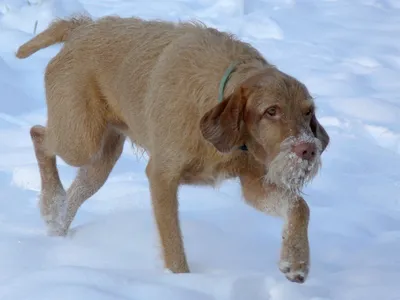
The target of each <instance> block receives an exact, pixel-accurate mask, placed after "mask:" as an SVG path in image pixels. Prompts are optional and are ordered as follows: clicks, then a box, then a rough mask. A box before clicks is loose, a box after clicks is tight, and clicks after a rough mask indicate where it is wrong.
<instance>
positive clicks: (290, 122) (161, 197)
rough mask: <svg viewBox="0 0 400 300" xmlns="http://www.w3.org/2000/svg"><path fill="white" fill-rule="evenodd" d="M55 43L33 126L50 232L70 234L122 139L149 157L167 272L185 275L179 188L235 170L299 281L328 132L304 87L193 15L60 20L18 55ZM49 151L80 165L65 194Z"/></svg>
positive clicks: (284, 265) (283, 265)
mask: <svg viewBox="0 0 400 300" xmlns="http://www.w3.org/2000/svg"><path fill="white" fill-rule="evenodd" d="M56 43H63V47H62V49H61V51H60V52H59V53H58V54H57V55H56V56H55V57H54V58H53V59H51V61H50V62H49V64H48V66H47V68H46V73H45V90H46V101H47V124H46V126H45V127H43V126H40V125H36V126H33V127H32V129H31V136H32V140H33V144H34V149H35V154H36V157H37V161H38V165H39V169H40V175H41V185H42V186H41V197H40V211H41V215H42V217H43V218H44V220H45V221H46V223H47V226H48V229H49V234H55V235H65V234H66V233H67V231H68V229H69V227H70V225H71V222H72V220H73V219H74V217H75V215H76V213H77V211H78V209H79V207H80V205H81V204H82V203H83V202H84V201H85V200H87V199H88V198H89V197H91V196H92V195H93V194H94V193H96V192H97V191H98V190H99V189H100V187H101V186H102V185H103V184H104V183H105V181H106V180H107V177H108V176H109V174H110V172H111V170H112V168H113V166H114V165H115V163H116V161H117V160H118V159H119V157H120V155H121V152H122V148H123V144H124V141H125V139H126V138H128V139H130V140H131V141H132V142H133V143H134V144H136V145H137V146H138V147H140V148H142V149H144V150H145V151H146V152H147V153H148V154H149V161H148V165H147V168H146V174H147V177H148V179H149V183H150V193H151V198H152V205H153V210H154V215H155V219H156V223H157V228H158V232H159V236H160V241H161V244H162V253H163V258H164V262H165V267H166V268H168V269H169V270H171V271H172V272H174V273H181V272H189V267H188V263H187V259H186V255H185V251H184V244H183V241H182V237H181V229H180V224H179V217H178V199H177V191H178V187H179V185H181V184H210V185H213V184H214V183H215V182H216V181H217V180H218V179H223V178H239V180H240V184H241V187H242V191H243V196H244V199H245V201H246V202H247V203H248V204H250V205H251V206H253V207H254V208H256V209H258V210H260V211H262V212H264V213H266V214H270V215H276V216H280V217H282V218H283V219H284V221H285V223H284V224H285V225H284V227H283V232H282V237H283V241H282V246H281V258H280V269H281V271H282V272H283V273H284V274H285V275H286V277H287V278H288V279H289V280H290V281H293V282H298V283H302V282H304V281H305V280H306V278H307V275H308V271H309V243H308V221H309V208H308V206H307V204H306V202H305V201H304V199H303V198H302V197H301V196H300V191H301V189H302V188H303V186H304V185H305V184H306V183H308V182H309V181H310V180H311V179H312V178H314V177H315V175H316V174H317V172H318V170H319V168H320V165H321V153H322V152H323V151H324V150H325V148H326V147H327V145H328V143H329V136H328V134H327V133H326V131H325V130H324V128H323V127H322V126H321V124H320V123H319V122H318V120H317V117H316V114H315V104H314V101H313V98H312V97H311V96H310V94H309V91H308V90H307V88H306V86H305V85H304V84H303V83H301V82H299V81H298V80H296V79H295V78H293V77H292V76H290V75H288V74H285V73H283V72H282V71H280V70H279V69H278V68H277V67H276V66H273V65H271V64H270V63H269V62H267V61H266V59H264V57H263V56H262V55H261V54H260V53H259V52H258V51H257V50H256V49H254V48H253V47H252V46H251V45H249V44H247V43H243V42H241V41H240V40H238V39H237V38H236V37H234V36H232V35H230V34H228V33H224V32H220V31H218V30H216V29H213V28H209V27H207V26H205V25H203V24H201V23H198V22H181V23H172V22H162V21H146V20H142V19H139V18H119V17H111V16H108V17H104V18H101V19H99V20H92V19H91V18H89V17H85V16H77V17H71V18H68V19H59V20H55V21H54V22H53V23H52V24H51V25H50V26H49V27H48V28H47V29H46V30H45V31H43V32H42V33H40V34H38V35H37V36H35V37H34V38H32V39H31V40H30V41H28V42H27V43H25V44H24V45H22V46H21V47H20V48H19V49H18V52H17V54H16V55H17V57H19V58H25V57H28V56H30V55H31V54H33V53H35V52H36V51H38V50H40V49H42V48H45V47H48V46H50V45H53V44H56ZM56 156H59V157H61V158H62V159H63V160H64V161H65V162H66V163H68V164H69V165H71V166H76V167H79V168H80V169H79V171H78V174H77V176H76V179H75V180H74V182H73V183H72V185H71V186H70V187H69V188H68V189H67V190H66V191H65V190H64V188H63V186H62V184H61V182H60V179H59V176H58V171H57V166H56Z"/></svg>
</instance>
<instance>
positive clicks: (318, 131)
mask: <svg viewBox="0 0 400 300" xmlns="http://www.w3.org/2000/svg"><path fill="white" fill-rule="evenodd" d="M310 127H311V130H312V132H313V133H314V136H315V137H316V138H317V139H319V140H320V141H321V144H322V151H321V152H324V151H325V149H326V147H327V146H328V144H329V135H328V133H327V132H326V130H325V128H324V127H323V126H322V125H321V124H320V123H319V122H318V119H317V117H316V116H315V114H313V116H312V118H311V123H310Z"/></svg>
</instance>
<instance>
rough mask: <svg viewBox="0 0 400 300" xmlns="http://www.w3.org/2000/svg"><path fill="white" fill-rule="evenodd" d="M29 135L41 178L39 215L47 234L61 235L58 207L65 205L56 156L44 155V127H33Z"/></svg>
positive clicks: (64, 195)
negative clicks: (45, 226) (44, 224)
mask: <svg viewBox="0 0 400 300" xmlns="http://www.w3.org/2000/svg"><path fill="white" fill-rule="evenodd" d="M30 134H31V138H32V142H33V146H34V150H35V155H36V160H37V163H38V166H39V173H40V178H41V191H40V201H39V208H40V214H41V216H42V218H43V219H44V221H45V222H46V225H47V229H48V234H50V235H61V234H62V233H61V228H62V216H61V215H60V207H61V205H62V204H64V203H65V199H66V193H65V190H64V188H63V186H62V183H61V181H60V177H59V174H58V170H57V165H56V156H55V155H49V154H47V153H46V150H45V146H44V139H45V134H46V128H45V127H43V126H40V125H36V126H33V127H32V128H31V130H30Z"/></svg>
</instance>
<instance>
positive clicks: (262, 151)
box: [200, 67, 329, 192]
mask: <svg viewBox="0 0 400 300" xmlns="http://www.w3.org/2000/svg"><path fill="white" fill-rule="evenodd" d="M200 129H201V132H202V134H203V137H204V138H205V139H206V140H207V141H209V142H210V143H212V144H213V145H214V147H215V148H216V149H217V150H218V151H220V152H223V153H228V152H231V151H233V150H236V149H238V148H239V147H240V146H241V145H243V144H245V145H246V146H247V148H248V150H249V152H250V153H251V154H252V155H254V157H255V158H256V159H257V160H258V161H259V162H260V163H262V164H264V165H265V170H266V175H265V180H266V181H267V182H269V183H272V184H276V185H277V186H279V187H281V188H283V189H285V190H290V191H293V192H299V191H300V189H301V188H302V187H303V185H304V184H305V183H307V182H308V181H310V180H311V179H312V178H313V177H314V176H315V175H316V174H317V172H318V170H319V167H320V164H321V158H320V156H321V153H322V152H323V151H324V150H325V149H326V147H327V146H328V144H329V136H328V134H327V132H326V131H325V129H324V128H323V127H322V125H321V124H320V123H319V122H318V120H317V117H316V115H315V105H314V101H313V99H312V97H311V96H310V94H309V92H308V90H307V88H306V87H305V85H304V84H302V83H301V82H299V81H298V80H296V79H295V78H293V77H291V76H289V75H287V74H285V73H283V72H281V71H279V70H277V69H275V68H272V67H271V68H268V69H266V70H265V71H263V72H260V73H259V74H256V75H254V76H252V77H251V78H249V79H247V80H246V81H245V82H243V83H242V84H241V85H240V86H238V87H236V89H235V91H234V92H233V93H232V94H231V95H230V96H228V97H226V98H225V99H224V100H223V101H222V102H221V103H219V104H217V105H216V106H215V107H214V108H212V109H211V110H210V111H208V112H207V113H206V114H205V115H204V116H203V117H202V119H201V122H200Z"/></svg>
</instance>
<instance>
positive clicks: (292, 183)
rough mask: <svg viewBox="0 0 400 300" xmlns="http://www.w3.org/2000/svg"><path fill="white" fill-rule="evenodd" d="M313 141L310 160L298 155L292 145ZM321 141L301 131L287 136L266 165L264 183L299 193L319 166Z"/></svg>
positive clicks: (315, 173)
mask: <svg viewBox="0 0 400 300" xmlns="http://www.w3.org/2000/svg"><path fill="white" fill-rule="evenodd" d="M302 142H309V143H315V145H316V153H315V156H314V158H313V159H312V160H310V161H308V160H304V159H302V158H300V157H298V156H297V155H296V154H295V153H294V152H293V151H292V147H293V146H294V145H296V144H298V143H302ZM321 149H322V145H321V142H320V141H319V140H318V139H317V138H315V137H314V135H310V134H306V133H303V134H301V135H300V136H299V137H289V138H287V139H285V140H284V141H283V142H282V143H281V146H280V152H279V153H278V155H277V156H276V157H275V158H274V159H273V160H272V161H271V163H270V164H269V165H268V170H267V174H266V176H265V181H266V183H269V184H275V185H276V186H277V187H278V188H280V189H282V190H284V191H286V192H289V193H294V194H299V193H300V192H301V190H302V188H303V187H304V186H305V185H306V184H308V183H309V182H311V180H312V179H313V178H314V177H315V176H316V175H317V173H318V171H319V169H320V167H321Z"/></svg>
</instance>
